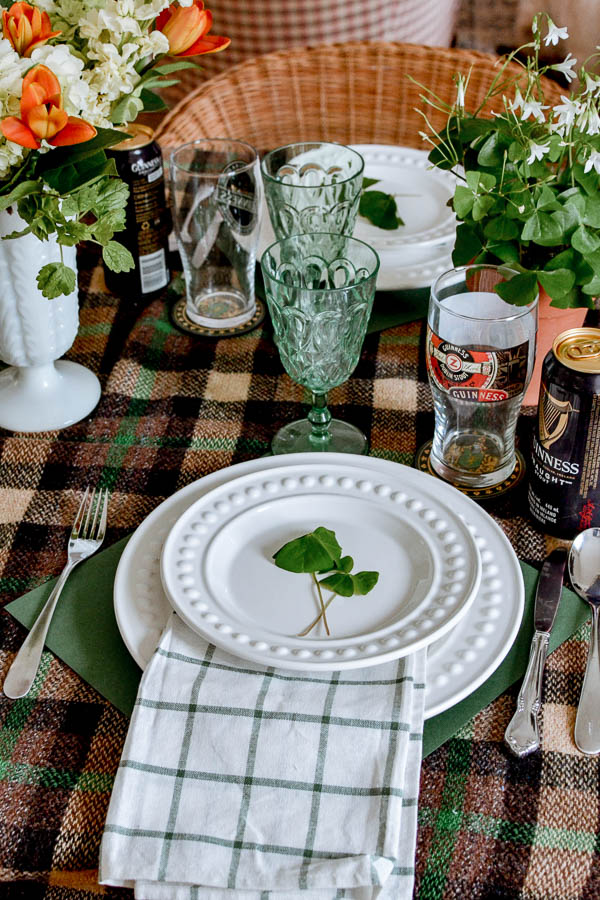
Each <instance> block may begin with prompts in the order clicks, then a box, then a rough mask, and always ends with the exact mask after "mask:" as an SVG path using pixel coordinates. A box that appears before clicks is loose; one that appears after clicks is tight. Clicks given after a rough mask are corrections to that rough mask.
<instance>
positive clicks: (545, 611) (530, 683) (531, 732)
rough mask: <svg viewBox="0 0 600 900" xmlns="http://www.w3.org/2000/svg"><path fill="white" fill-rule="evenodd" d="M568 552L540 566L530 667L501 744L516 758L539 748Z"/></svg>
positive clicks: (555, 552)
mask: <svg viewBox="0 0 600 900" xmlns="http://www.w3.org/2000/svg"><path fill="white" fill-rule="evenodd" d="M566 561H567V551H566V550H565V549H564V548H562V547H560V548H557V549H556V550H553V551H552V553H550V555H549V556H548V557H547V559H546V560H545V562H544V565H543V566H542V569H541V572H540V577H539V579H538V583H537V590H536V594H535V609H534V625H535V634H534V635H533V638H532V640H531V650H530V651H529V663H528V665H527V671H526V672H525V678H524V679H523V684H522V686H521V690H520V692H519V697H518V699H517V710H516V712H515V714H514V716H513V717H512V719H511V720H510V722H509V723H508V728H507V729H506V732H505V734H504V740H505V742H506V744H507V745H508V747H509V749H510V750H511V751H512V752H513V753H514V754H515V756H527V755H528V754H529V753H533V751H534V750H537V748H538V747H539V746H540V735H539V730H538V713H539V711H540V706H541V704H542V679H543V677H544V664H545V662H546V654H547V652H548V642H549V640H550V632H551V631H552V626H553V624H554V617H555V616H556V610H557V609H558V604H559V601H560V595H561V592H562V586H563V577H564V572H565V563H566Z"/></svg>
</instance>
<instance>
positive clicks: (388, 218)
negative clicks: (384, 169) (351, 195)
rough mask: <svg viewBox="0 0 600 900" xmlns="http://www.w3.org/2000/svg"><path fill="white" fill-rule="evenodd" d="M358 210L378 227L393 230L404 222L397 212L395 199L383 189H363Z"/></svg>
mask: <svg viewBox="0 0 600 900" xmlns="http://www.w3.org/2000/svg"><path fill="white" fill-rule="evenodd" d="M358 212H359V214H360V215H361V216H364V217H365V219H368V220H369V221H370V222H372V223H373V225H376V226H377V227H378V228H384V229H385V230H386V231H393V230H394V229H396V228H398V226H399V225H404V222H403V221H402V219H401V218H400V217H399V216H398V214H397V207H396V201H395V199H394V198H393V197H392V195H391V194H384V192H383V191H365V192H364V193H363V194H362V195H361V198H360V203H359V204H358Z"/></svg>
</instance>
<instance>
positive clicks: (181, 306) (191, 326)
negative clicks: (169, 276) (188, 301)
mask: <svg viewBox="0 0 600 900" xmlns="http://www.w3.org/2000/svg"><path fill="white" fill-rule="evenodd" d="M266 311H267V308H266V306H265V304H264V302H263V301H262V300H261V299H260V297H257V298H256V310H255V313H254V315H253V316H252V318H251V319H248V321H247V322H244V323H243V324H242V325H235V326H234V327H233V328H208V327H207V326H205V325H197V324H196V323H195V322H192V320H191V319H190V318H189V316H188V314H187V312H186V310H185V297H180V298H179V299H178V300H176V301H175V303H174V304H173V306H172V307H171V320H172V322H173V325H175V327H176V328H179V329H180V331H186V332H187V333H188V334H193V335H195V336H196V337H212V338H225V337H237V336H238V335H240V334H246V332H248V331H253V330H254V329H255V328H258V326H259V325H260V324H261V322H262V321H263V319H264V317H265V314H266Z"/></svg>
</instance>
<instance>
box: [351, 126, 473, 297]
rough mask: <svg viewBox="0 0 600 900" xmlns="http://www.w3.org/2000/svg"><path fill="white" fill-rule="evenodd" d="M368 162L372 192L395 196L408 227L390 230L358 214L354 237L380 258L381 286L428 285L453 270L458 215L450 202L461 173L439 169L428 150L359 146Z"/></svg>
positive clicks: (357, 145)
mask: <svg viewBox="0 0 600 900" xmlns="http://www.w3.org/2000/svg"><path fill="white" fill-rule="evenodd" d="M354 149H355V150H357V151H358V152H359V153H360V154H361V156H362V157H363V159H364V161H365V172H364V175H365V178H376V179H378V180H377V184H374V185H372V187H371V188H370V189H371V190H377V191H383V192H384V193H386V194H391V195H392V196H393V197H394V199H395V200H396V207H397V210H398V215H399V216H400V218H401V219H402V221H403V222H404V225H401V226H399V227H398V228H397V229H394V230H391V231H386V230H385V229H383V228H377V227H376V226H375V225H373V224H372V223H371V222H369V220H368V219H365V218H363V217H362V216H359V217H358V219H357V222H356V226H355V228H354V237H356V238H360V240H362V241H365V243H367V244H370V246H371V247H373V248H374V249H375V250H377V253H378V254H379V259H380V262H381V268H380V270H379V277H378V279H377V290H380V291H391V290H400V289H407V288H420V287H429V286H430V285H431V284H432V283H433V282H434V281H435V279H436V278H437V277H438V275H441V274H442V272H446V271H447V270H448V269H451V268H452V250H453V249H454V241H455V238H456V217H455V215H454V211H453V210H452V208H451V207H450V206H448V200H449V199H450V198H451V197H453V196H454V189H455V187H456V181H457V178H456V175H454V174H453V173H452V172H447V171H444V170H443V169H436V168H434V167H432V166H431V163H430V162H429V161H428V159H427V156H428V151H426V150H414V149H412V148H409V147H391V146H387V145H378V144H356V145H354Z"/></svg>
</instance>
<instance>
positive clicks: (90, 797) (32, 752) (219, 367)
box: [0, 257, 600, 900]
mask: <svg viewBox="0 0 600 900" xmlns="http://www.w3.org/2000/svg"><path fill="white" fill-rule="evenodd" d="M80 264H81V277H80V282H81V288H82V301H83V302H82V309H81V327H80V331H79V336H78V338H77V340H76V342H75V344H74V346H73V348H72V350H71V351H69V353H68V354H67V355H68V357H69V358H71V359H74V360H78V361H80V362H83V363H84V364H85V365H87V366H89V367H91V368H92V369H93V370H95V371H96V372H97V373H98V374H99V376H100V379H101V381H102V388H103V392H102V399H101V402H100V405H99V407H98V408H97V410H96V411H95V412H94V413H93V415H92V416H90V418H89V419H88V420H87V421H85V422H82V423H80V424H78V425H75V426H72V427H71V428H68V429H65V430H64V431H62V432H58V433H48V434H39V435H22V434H10V433H7V432H3V433H2V434H1V436H0V567H1V571H0V578H1V589H2V600H3V602H7V601H8V600H11V599H13V598H14V597H16V596H18V595H20V594H22V593H23V592H25V591H27V590H28V589H30V588H31V587H33V586H34V585H36V584H38V583H40V582H41V581H43V580H44V579H46V578H48V577H49V576H52V575H56V574H58V572H59V571H60V569H61V568H62V565H63V562H64V557H65V547H66V539H67V535H68V532H69V530H70V526H71V519H72V515H73V509H74V508H75V496H74V494H75V492H78V491H80V490H81V488H83V487H84V486H85V485H87V484H100V485H105V486H107V487H109V488H110V489H111V491H112V501H111V515H110V523H109V533H108V535H107V541H106V544H107V546H108V545H109V544H110V543H112V542H114V541H115V540H117V539H118V538H120V537H122V536H124V535H126V534H128V533H129V532H131V531H132V530H133V529H134V528H135V527H136V526H137V525H138V524H139V523H140V522H141V521H142V519H143V518H144V517H145V516H146V515H147V514H148V513H149V512H150V511H151V510H152V509H153V508H154V507H155V506H156V505H157V504H158V503H160V502H161V501H162V500H163V499H165V498H166V497H168V496H169V495H170V494H171V493H172V492H173V491H174V490H176V489H177V488H179V487H182V486H183V485H185V484H187V483H189V482H190V481H192V480H194V479H196V478H199V477H200V476H202V475H204V474H206V473H208V472H210V471H213V470H215V469H217V468H220V467H222V466H227V465H229V464H231V463H235V462H239V461H242V460H244V459H249V458H252V457H256V456H259V455H261V454H263V453H265V452H266V451H267V449H268V446H269V439H270V436H271V435H272V434H273V432H274V430H275V429H276V428H277V427H279V426H280V425H281V424H282V423H284V422H286V421H290V420H291V419H293V418H295V417H298V416H299V415H301V414H302V412H303V411H304V409H305V406H304V403H303V392H302V389H301V388H299V387H297V386H296V385H294V384H293V383H292V382H291V381H290V379H289V378H288V377H287V376H286V375H285V374H283V371H282V368H281V365H280V362H279V357H278V353H277V350H276V348H275V346H274V344H273V342H272V339H271V335H270V331H269V328H268V326H265V327H264V328H263V329H259V330H257V331H254V332H251V333H249V334H246V335H243V336H240V337H236V338H233V339H227V340H220V341H211V340H208V339H195V338H192V337H190V336H187V335H184V334H182V333H180V332H178V331H177V330H176V329H175V328H173V326H172V325H171V324H170V319H169V312H168V309H167V307H166V305H165V304H164V303H163V302H162V301H156V302H154V303H152V304H151V305H150V306H148V307H147V308H146V309H136V308H135V307H134V306H132V305H131V303H130V301H127V300H122V301H119V300H117V299H116V298H115V297H113V296H112V295H110V294H109V293H107V291H106V290H105V287H104V282H103V278H102V273H101V270H100V269H99V268H97V267H96V268H94V265H93V264H94V260H93V258H86V257H83V258H82V259H81V260H80ZM86 273H87V274H86ZM90 273H91V274H90ZM421 342H422V325H421V323H418V322H417V323H413V324H409V325H404V326H400V327H397V328H394V329H389V330H387V331H384V332H381V333H380V334H371V335H369V336H368V337H367V339H366V342H365V345H364V352H363V354H362V358H361V361H360V363H359V366H358V368H357V369H356V371H355V373H354V375H353V377H352V378H351V379H350V380H349V381H348V382H347V383H346V384H344V385H342V386H341V387H339V388H337V389H336V390H335V391H333V392H332V394H331V405H332V409H333V411H334V413H335V414H337V415H339V416H340V417H341V418H346V419H348V420H350V421H353V422H355V423H356V424H358V425H359V426H360V427H362V428H363V429H365V430H366V431H367V432H368V433H369V435H370V439H371V448H372V450H371V452H372V453H373V454H374V455H375V456H380V457H384V458H387V459H392V460H397V461H399V462H403V463H406V464H409V465H410V464H411V463H412V461H413V456H414V453H415V450H416V449H417V448H418V447H419V446H420V445H421V444H422V443H424V442H425V441H426V440H427V439H429V438H430V437H431V433H432V428H433V415H432V407H431V398H430V393H429V389H428V387H427V384H426V376H425V369H424V358H423V353H422V349H421ZM531 421H532V420H531V418H530V417H527V416H523V417H522V419H521V423H520V427H521V437H522V439H523V440H524V439H525V437H526V434H527V432H528V426H529V425H530V423H531ZM526 509H527V507H526V503H525V498H524V494H523V492H522V491H519V490H517V491H516V492H514V494H513V495H512V496H508V497H507V498H506V499H505V500H504V501H501V502H499V503H498V505H497V506H496V507H495V510H494V514H495V516H496V517H497V519H498V521H499V522H500V523H501V525H502V526H503V527H504V528H505V529H506V531H507V533H508V535H509V537H510V538H511V540H512V542H513V545H514V547H515V549H516V551H517V554H518V555H519V556H520V557H521V558H523V559H525V560H527V561H529V562H534V563H535V562H538V561H539V560H541V559H542V558H543V556H544V555H545V553H546V550H547V541H546V540H545V539H544V536H543V535H542V534H541V533H539V532H538V531H536V530H535V528H533V526H532V525H531V523H530V521H529V519H528V517H527V511H526ZM23 636H24V631H23V629H22V628H21V627H20V626H18V625H17V624H16V623H15V622H14V621H13V620H12V619H11V618H10V616H8V615H7V614H3V616H2V629H1V636H0V678H3V677H4V673H5V672H6V670H7V668H8V666H9V664H10V662H11V660H12V658H13V655H14V652H15V651H16V649H17V648H18V646H19V644H20V642H21V640H22V639H23ZM585 637H586V633H585V628H584V629H583V630H582V633H579V634H577V635H576V636H575V637H574V638H573V639H571V640H570V641H568V642H567V643H566V644H564V645H563V646H562V647H561V648H559V650H558V651H556V652H555V653H554V654H553V655H552V656H551V657H550V658H549V661H548V667H547V675H546V682H545V703H544V706H543V752H542V753H539V754H537V755H534V756H532V757H530V758H529V759H527V760H524V761H518V760H516V759H514V758H512V757H510V756H509V755H508V753H507V752H506V751H505V750H504V748H503V745H502V736H503V733H504V729H505V727H506V724H507V723H508V720H509V719H510V716H511V715H512V712H513V709H514V702H515V695H516V691H512V692H509V693H508V694H506V695H504V696H502V697H500V698H499V699H498V700H497V701H496V702H495V703H493V704H492V705H491V706H490V707H488V708H487V709H485V710H483V711H482V712H481V713H480V714H479V715H478V716H476V717H475V719H473V720H472V721H471V722H470V723H469V724H468V725H467V726H465V727H464V728H463V729H462V730H461V731H460V733H459V734H457V735H456V736H455V737H454V738H453V739H452V740H450V741H448V743H447V744H445V745H444V746H443V747H441V748H440V749H439V750H437V751H436V752H435V753H433V754H432V755H431V756H429V757H428V758H427V759H426V760H425V762H424V764H423V769H422V779H421V793H420V803H419V807H420V808H419V822H420V827H419V840H418V851H417V886H416V896H417V897H419V898H423V900H425V898H427V900H432V898H455V900H470V898H481V900H483V898H486V900H487V898H492V897H493V898H506V900H508V898H523V900H563V898H564V900H567V898H581V900H584V898H585V900H594V898H600V838H599V837H598V832H599V830H600V829H599V819H600V793H599V790H598V777H599V770H598V762H597V760H595V759H587V758H585V757H583V756H582V755H581V754H579V753H578V752H577V750H576V748H575V746H574V744H573V742H572V739H571V730H572V724H573V721H574V717H575V706H576V702H577V697H578V694H579V689H580V686H581V680H582V676H583V670H584V665H585V653H586V645H585V642H584V639H585ZM126 730H127V721H126V719H125V717H124V716H123V715H122V714H120V713H118V712H117V711H116V710H115V709H114V708H113V707H111V705H110V704H109V703H108V702H107V701H105V700H103V699H102V698H101V697H100V696H99V695H98V694H97V693H96V691H94V690H93V689H92V688H91V687H89V686H88V685H86V684H85V683H84V682H83V681H81V679H80V678H79V677H78V676H76V675H75V674H74V673H73V672H72V671H71V670H70V669H69V668H68V667H67V666H65V665H64V664H63V663H61V662H60V661H59V660H57V659H56V658H54V657H53V656H52V655H51V654H50V653H48V652H47V653H45V654H44V657H43V664H42V668H41V673H40V676H39V678H38V680H37V682H36V685H35V688H34V690H33V692H32V693H31V694H30V695H29V696H28V697H26V698H24V699H22V700H19V701H15V702H13V701H9V700H6V699H4V698H0V879H1V881H2V884H0V896H2V897H7V898H13V897H14V898H16V897H25V898H32V900H37V898H52V900H71V898H73V900H75V898H78V900H79V898H84V897H90V898H91V897H95V896H97V895H98V894H104V895H107V896H111V897H112V896H114V897H122V896H130V892H127V891H124V890H117V889H108V888H106V889H105V888H100V887H99V886H98V884H97V863H98V848H99V842H100V837H101V833H102V826H103V823H104V818H105V815H106V809H107V805H108V800H109V796H110V791H111V786H112V783H113V778H114V774H115V771H116V768H117V765H118V761H119V758H120V754H121V750H122V747H123V742H124V739H125V734H126Z"/></svg>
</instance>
